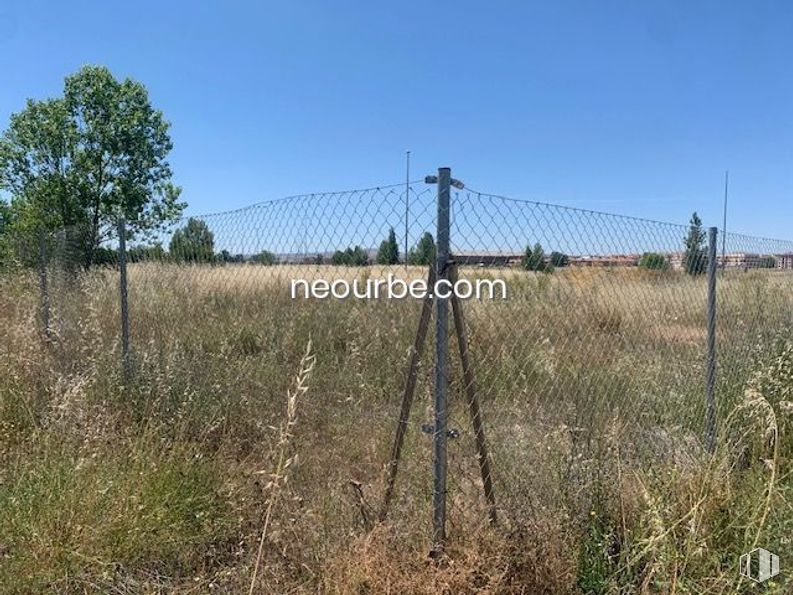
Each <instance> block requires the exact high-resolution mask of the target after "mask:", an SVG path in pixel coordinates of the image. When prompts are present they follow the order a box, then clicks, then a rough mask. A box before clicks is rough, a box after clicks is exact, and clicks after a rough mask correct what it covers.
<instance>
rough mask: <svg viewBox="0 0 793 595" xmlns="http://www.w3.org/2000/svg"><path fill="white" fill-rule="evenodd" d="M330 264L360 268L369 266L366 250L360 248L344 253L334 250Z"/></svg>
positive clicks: (349, 249)
mask: <svg viewBox="0 0 793 595" xmlns="http://www.w3.org/2000/svg"><path fill="white" fill-rule="evenodd" d="M331 263H332V264H335V265H337V266H348V267H360V266H365V265H367V264H369V257H368V256H367V254H366V250H364V249H363V248H361V247H360V246H355V248H347V249H346V250H344V251H341V250H336V252H334V253H333V258H332V259H331Z"/></svg>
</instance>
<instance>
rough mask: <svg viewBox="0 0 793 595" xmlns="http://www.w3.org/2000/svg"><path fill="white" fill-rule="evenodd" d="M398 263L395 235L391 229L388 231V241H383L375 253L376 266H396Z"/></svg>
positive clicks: (397, 247)
mask: <svg viewBox="0 0 793 595" xmlns="http://www.w3.org/2000/svg"><path fill="white" fill-rule="evenodd" d="M397 263H399V246H398V245H397V239H396V233H395V232H394V228H393V227H392V228H391V229H390V230H389V231H388V239H386V240H383V242H382V243H381V244H380V249H379V250H378V251H377V264H397Z"/></svg>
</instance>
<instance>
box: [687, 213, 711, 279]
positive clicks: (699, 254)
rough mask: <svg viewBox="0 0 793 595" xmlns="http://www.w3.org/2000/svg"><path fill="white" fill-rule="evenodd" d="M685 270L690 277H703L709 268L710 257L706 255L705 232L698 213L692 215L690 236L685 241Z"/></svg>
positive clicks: (689, 229)
mask: <svg viewBox="0 0 793 595" xmlns="http://www.w3.org/2000/svg"><path fill="white" fill-rule="evenodd" d="M683 243H684V245H685V250H684V252H683V270H685V271H686V272H687V273H688V274H689V275H701V274H702V273H704V272H705V269H706V268H707V267H708V256H707V254H705V246H704V243H705V230H704V229H702V220H701V219H700V218H699V215H697V213H696V212H694V214H693V215H691V221H690V223H689V228H688V234H687V235H686V237H685V239H684V240H683Z"/></svg>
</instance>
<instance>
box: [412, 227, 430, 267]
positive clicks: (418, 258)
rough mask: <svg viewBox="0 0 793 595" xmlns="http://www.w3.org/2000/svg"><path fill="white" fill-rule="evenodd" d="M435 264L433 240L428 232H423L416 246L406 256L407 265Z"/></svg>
mask: <svg viewBox="0 0 793 595" xmlns="http://www.w3.org/2000/svg"><path fill="white" fill-rule="evenodd" d="M433 262H435V240H434V238H433V237H432V234H431V233H430V232H428V231H427V232H424V235H422V236H421V239H419V242H418V244H416V246H414V247H413V248H411V250H410V253H409V254H408V264H412V265H427V264H432V263H433Z"/></svg>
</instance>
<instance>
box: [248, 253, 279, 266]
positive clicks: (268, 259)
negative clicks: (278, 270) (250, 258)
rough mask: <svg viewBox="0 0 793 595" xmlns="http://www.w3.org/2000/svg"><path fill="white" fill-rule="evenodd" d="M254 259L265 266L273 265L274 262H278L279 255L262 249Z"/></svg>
mask: <svg viewBox="0 0 793 595" xmlns="http://www.w3.org/2000/svg"><path fill="white" fill-rule="evenodd" d="M254 260H255V261H256V262H258V263H259V264H262V265H265V266H272V265H274V264H278V257H277V256H276V255H275V254H273V253H272V252H270V251H269V250H262V251H261V253H259V254H257V255H256V257H255V258H254Z"/></svg>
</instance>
